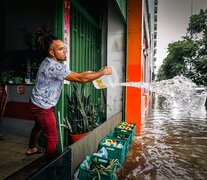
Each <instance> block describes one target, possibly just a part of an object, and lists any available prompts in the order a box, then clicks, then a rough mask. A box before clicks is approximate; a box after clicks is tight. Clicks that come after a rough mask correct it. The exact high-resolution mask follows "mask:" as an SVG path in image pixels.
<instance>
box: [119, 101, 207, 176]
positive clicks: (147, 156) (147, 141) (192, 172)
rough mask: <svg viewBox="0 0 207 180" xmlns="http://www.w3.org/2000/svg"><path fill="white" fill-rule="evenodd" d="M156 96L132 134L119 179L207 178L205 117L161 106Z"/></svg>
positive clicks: (206, 122)
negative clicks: (133, 135)
mask: <svg viewBox="0 0 207 180" xmlns="http://www.w3.org/2000/svg"><path fill="white" fill-rule="evenodd" d="M162 104H163V101H162V98H158V97H157V98H156V99H155V104H154V105H153V106H152V108H149V111H148V112H147V115H146V117H145V119H144V120H143V123H142V124H143V125H142V132H141V135H140V136H135V138H134V142H133V143H132V145H131V151H129V153H128V154H127V156H126V158H125V163H124V171H123V176H122V177H120V176H119V179H158V180H159V179H176V180H177V179H193V180H194V179H207V118H206V110H205V108H204V107H202V108H201V109H200V111H199V112H198V111H197V112H193V113H191V114H190V116H189V113H185V112H184V111H180V109H181V108H170V107H165V108H163V106H161V105H162Z"/></svg>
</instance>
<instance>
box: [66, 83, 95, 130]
mask: <svg viewBox="0 0 207 180" xmlns="http://www.w3.org/2000/svg"><path fill="white" fill-rule="evenodd" d="M72 88H73V92H72V94H71V95H70V96H69V95H67V98H68V118H65V122H64V125H65V126H64V127H66V128H67V129H68V130H69V131H70V133H71V134H82V133H86V132H89V131H91V130H93V129H94V128H96V127H97V126H98V123H97V122H96V112H95V106H94V104H93V102H92V99H91V95H88V96H86V95H85V94H84V89H85V84H78V83H72Z"/></svg>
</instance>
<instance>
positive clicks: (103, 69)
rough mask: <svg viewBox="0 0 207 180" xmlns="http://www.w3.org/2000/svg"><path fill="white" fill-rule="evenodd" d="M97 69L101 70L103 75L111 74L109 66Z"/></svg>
mask: <svg viewBox="0 0 207 180" xmlns="http://www.w3.org/2000/svg"><path fill="white" fill-rule="evenodd" d="M99 71H102V73H103V74H104V75H111V74H112V68H111V67H110V66H105V67H103V68H101V69H100V70H99Z"/></svg>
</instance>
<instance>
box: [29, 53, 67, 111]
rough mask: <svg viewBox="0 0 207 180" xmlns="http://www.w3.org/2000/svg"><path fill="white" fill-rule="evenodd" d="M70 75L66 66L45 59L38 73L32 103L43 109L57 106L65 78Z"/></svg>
mask: <svg viewBox="0 0 207 180" xmlns="http://www.w3.org/2000/svg"><path fill="white" fill-rule="evenodd" d="M70 73H71V71H70V70H69V69H68V68H67V67H66V65H65V64H61V63H58V62H56V61H54V60H53V59H50V58H48V57H47V58H45V59H44V60H43V62H42V63H41V64H40V67H39V70H38V72H37V78H36V82H35V86H34V88H33V90H32V96H31V101H32V103H33V104H35V105H36V106H38V107H40V108H43V109H49V108H51V107H53V106H55V105H56V104H57V102H58V99H59V97H60V93H61V89H62V86H63V82H64V78H65V77H66V76H67V75H68V74H70Z"/></svg>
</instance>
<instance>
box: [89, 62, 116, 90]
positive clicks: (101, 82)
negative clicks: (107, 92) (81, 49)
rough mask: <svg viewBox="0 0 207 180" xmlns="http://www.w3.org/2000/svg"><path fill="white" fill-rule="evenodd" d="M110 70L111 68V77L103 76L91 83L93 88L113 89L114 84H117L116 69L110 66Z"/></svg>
mask: <svg viewBox="0 0 207 180" xmlns="http://www.w3.org/2000/svg"><path fill="white" fill-rule="evenodd" d="M111 68H112V74H111V75H104V76H101V77H100V78H98V79H95V80H94V81H93V85H94V86H95V88H96V89H104V88H108V87H114V86H115V85H116V84H118V82H119V79H118V74H117V72H116V69H115V68H114V67H113V66H111Z"/></svg>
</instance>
